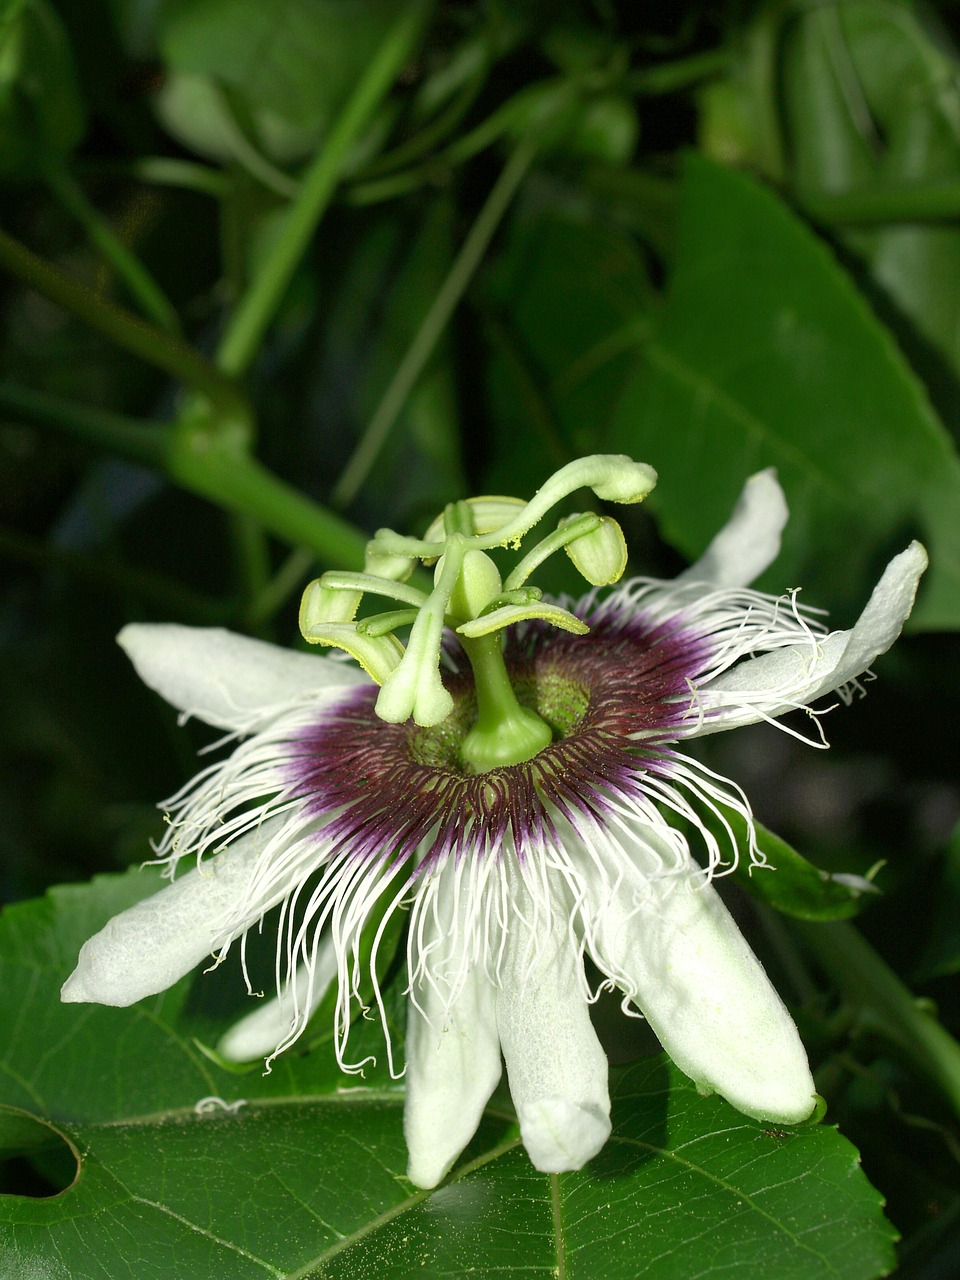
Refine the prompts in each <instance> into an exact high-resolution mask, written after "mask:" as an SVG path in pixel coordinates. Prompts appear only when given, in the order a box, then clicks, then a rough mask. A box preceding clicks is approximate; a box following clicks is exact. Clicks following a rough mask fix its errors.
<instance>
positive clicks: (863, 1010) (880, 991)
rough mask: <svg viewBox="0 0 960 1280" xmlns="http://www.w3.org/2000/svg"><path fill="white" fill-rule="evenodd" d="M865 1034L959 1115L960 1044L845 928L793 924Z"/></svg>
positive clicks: (858, 937) (851, 930) (841, 925)
mask: <svg viewBox="0 0 960 1280" xmlns="http://www.w3.org/2000/svg"><path fill="white" fill-rule="evenodd" d="M793 927H794V928H796V929H797V930H798V931H799V933H800V936H801V938H802V939H803V941H804V942H805V943H806V945H807V946H808V947H809V949H810V950H811V951H812V952H813V954H814V955H815V957H816V959H817V960H818V961H819V963H820V965H821V967H822V968H823V969H824V970H825V972H826V973H827V974H829V976H830V977H831V979H832V980H833V982H834V983H835V984H836V986H837V987H838V989H839V990H840V992H841V994H842V995H843V998H844V1000H845V1001H846V1003H847V1005H848V1006H849V1007H850V1008H851V1009H852V1010H853V1012H854V1013H855V1015H857V1016H858V1018H859V1020H860V1025H861V1026H862V1027H863V1029H864V1030H867V1031H871V1032H875V1033H876V1034H878V1035H880V1036H883V1037H884V1038H885V1039H887V1040H889V1041H891V1042H892V1043H893V1044H895V1045H896V1046H897V1048H898V1049H899V1050H900V1051H901V1053H902V1054H903V1055H904V1057H906V1058H907V1060H908V1061H910V1062H911V1063H913V1065H914V1066H915V1067H916V1068H917V1069H918V1070H920V1071H922V1072H923V1074H924V1075H925V1076H927V1078H928V1079H930V1080H931V1081H933V1083H934V1084H936V1085H937V1086H938V1087H939V1088H940V1089H941V1090H942V1092H943V1094H944V1096H945V1097H946V1098H947V1099H948V1101H949V1102H950V1104H951V1105H952V1107H953V1109H954V1111H955V1112H956V1114H957V1115H958V1116H960V1044H958V1043H957V1041H956V1040H955V1039H954V1038H953V1036H952V1035H950V1033H949V1031H947V1030H946V1029H945V1028H944V1027H943V1026H942V1025H941V1024H940V1023H939V1022H938V1021H937V1019H936V1018H935V1017H934V1016H933V1014H931V1013H929V1012H928V1011H927V1010H926V1009H925V1008H924V1007H923V1006H922V1004H921V1003H920V1002H919V1001H918V1000H917V998H916V997H915V996H914V995H913V994H912V993H911V992H910V991H909V990H908V988H907V987H905V986H904V984H903V983H902V982H901V981H900V979H899V978H898V977H897V975H896V974H895V973H894V972H893V970H892V969H890V968H889V966H888V965H887V964H886V963H885V962H884V961H883V960H882V959H881V958H880V956H878V955H877V953H876V952H875V951H874V949H873V948H872V947H871V946H870V944H869V943H868V942H867V941H866V940H865V939H864V938H863V937H862V936H861V934H860V933H858V932H857V930H856V929H855V928H854V927H853V926H852V925H849V924H845V923H839V922H838V923H832V924H805V923H802V922H800V921H794V922H793Z"/></svg>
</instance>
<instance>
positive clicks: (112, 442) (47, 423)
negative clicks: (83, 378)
mask: <svg viewBox="0 0 960 1280" xmlns="http://www.w3.org/2000/svg"><path fill="white" fill-rule="evenodd" d="M0 412H2V413H5V414H9V415H10V417H12V418H15V419H17V420H18V421H20V422H29V423H31V424H32V425H34V426H39V427H54V428H56V429H57V430H59V431H62V432H63V433H64V434H65V435H68V436H70V437H71V438H73V439H74V440H82V441H83V443H84V444H90V445H94V446H95V447H96V448H98V449H104V450H106V451H107V452H108V453H116V454H119V455H120V456H121V457H123V458H127V459H129V460H130V461H131V462H139V463H141V464H142V465H144V466H147V467H155V468H157V469H162V468H163V466H164V459H165V457H166V450H167V446H168V443H169V436H170V430H169V428H168V427H165V426H163V424H162V423H159V422H156V423H146V422H141V421H140V420H139V419H137V418H128V417H125V416H124V415H123V414H120V413H108V412H107V411H106V410H104V409H88V408H85V407H84V406H83V405H78V404H74V403H73V401H71V400H61V399H59V398H58V397H57V396H51V395H46V394H45V393H44V392H42V391H31V390H29V388H27V387H19V386H14V385H13V383H10V382H0Z"/></svg>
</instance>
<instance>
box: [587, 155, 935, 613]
mask: <svg viewBox="0 0 960 1280" xmlns="http://www.w3.org/2000/svg"><path fill="white" fill-rule="evenodd" d="M608 443H609V444H610V446H611V447H613V448H616V449H618V450H622V451H623V452H626V453H630V454H633V455H634V456H638V457H642V458H644V459H645V460H647V461H649V462H651V463H653V465H654V466H656V467H657V469H658V470H659V472H660V484H659V486H658V488H657V489H656V491H655V493H654V495H653V497H652V498H651V499H650V501H651V504H652V505H654V507H655V508H656V509H657V510H658V511H659V513H660V515H661V518H662V523H663V528H664V531H665V533H666V535H667V537H668V538H669V539H670V540H671V541H672V542H674V543H675V545H676V546H678V547H679V548H680V549H681V550H683V551H684V552H685V553H686V554H687V555H690V556H693V555H695V554H697V553H699V552H700V551H701V550H702V549H703V547H704V546H705V545H706V543H707V542H708V541H709V539H710V537H711V536H712V535H713V534H714V533H715V532H716V530H717V529H718V528H719V527H720V525H721V524H722V523H723V521H724V520H725V519H726V517H727V515H728V514H729V511H730V509H731V507H732V505H733V503H734V501H735V499H736V497H737V495H738V493H739V491H740V488H741V486H742V484H743V481H744V479H745V478H746V477H747V476H748V475H749V474H751V473H752V472H754V471H757V470H759V469H760V468H762V467H765V466H770V465H775V466H776V467H777V468H778V470H779V474H780V479H781V482H782V483H783V486H784V488H785V490H786V493H787V498H788V501H789V502H790V505H791V508H792V512H793V518H792V520H791V522H790V525H789V527H788V530H787V534H786V537H785V541H784V550H783V554H782V556H781V558H780V560H779V562H778V564H777V566H776V571H775V572H776V585H777V586H778V587H779V588H782V587H783V586H786V585H790V586H792V585H795V584H797V583H802V584H803V585H804V588H805V589H806V590H807V592H808V594H807V595H806V596H805V599H807V600H809V601H810V602H811V603H817V604H827V605H830V606H836V605H838V604H839V605H840V606H841V607H842V608H844V609H845V610H846V611H847V613H848V616H849V612H850V611H852V608H853V607H854V606H855V604H860V603H862V602H863V594H864V590H865V584H866V583H867V582H868V581H869V579H870V577H871V576H872V575H873V574H875V573H876V572H877V561H878V560H882V558H883V557H884V556H885V555H888V554H890V553H891V552H892V551H896V550H900V549H901V548H902V547H903V546H904V545H905V544H906V542H907V541H908V540H909V538H910V536H911V535H913V534H915V533H919V534H921V535H922V536H923V538H924V539H925V540H926V541H927V542H928V544H929V550H930V554H931V565H932V567H931V569H930V571H929V574H928V576H927V581H926V583H925V584H924V586H923V588H922V592H923V594H922V596H921V598H920V600H919V602H918V606H917V610H916V613H915V614H914V618H913V622H912V624H911V625H913V626H921V627H923V626H925V627H931V628H932V627H957V626H960V519H958V513H960V462H958V459H957V457H956V454H955V453H954V451H953V448H952V446H951V444H950V441H949V438H948V437H947V435H946V433H945V432H944V430H943V427H942V425H941V424H940V422H939V421H938V419H937V418H936V416H935V414H934V413H933V411H932V409H931V408H930V405H929V403H928V402H927V400H926V398H925V395H924V393H923V390H922V388H921V387H920V385H919V384H918V382H917V381H916V379H915V378H914V377H913V375H912V374H911V372H910V370H909V368H908V366H907V365H906V364H905V362H904V361H903V359H902V357H901V356H900V354H899V353H898V351H897V350H896V348H895V347H894V345H893V342H892V341H891V339H890V336H889V334H888V333H887V332H886V331H885V330H884V329H883V327H882V326H881V325H880V323H879V322H878V321H877V320H876V318H875V317H874V316H873V315H872V313H871V312H870V311H869V310H868V309H867V306H866V304H865V303H864V301H863V299H862V298H861V297H860V296H859V295H858V294H857V293H856V291H855V290H854V288H853V286H852V284H851V283H850V281H849V280H848V278H847V277H846V275H845V274H844V273H843V271H842V270H841V269H840V268H839V267H838V265H837V263H836V262H835V261H834V259H833V257H832V256H831V254H830V253H829V251H828V250H827V249H826V247H825V246H824V245H823V244H822V243H820V242H819V241H818V240H817V239H816V237H815V236H814V235H813V234H812V233H811V232H810V231H808V230H807V228H806V227H805V226H804V225H803V224H802V223H801V222H800V221H799V220H798V219H796V218H795V217H794V216H793V215H792V214H791V213H790V212H789V210H788V209H787V208H786V207H785V206H784V205H783V204H781V203H780V202H779V201H777V200H776V198H775V197H774V196H773V195H772V194H771V193H769V192H767V191H764V190H763V189H762V188H761V187H760V186H759V185H758V184H756V183H755V182H753V181H751V180H750V179H748V178H746V177H744V176H743V175H740V174H735V173H732V172H729V171H727V170H724V169H721V168H719V167H718V166H716V165H713V164H710V163H708V162H706V161H704V160H702V159H699V158H695V157H693V158H691V159H690V161H689V163H688V165H687V171H686V178H685V183H684V193H683V211H682V216H681V228H680V234H679V242H678V247H677V253H676V257H675V261H674V270H673V274H672V276H671V280H670V287H669V294H668V297H667V301H666V306H665V308H664V311H663V313H662V316H661V318H660V322H659V324H658V326H657V329H656V332H655V333H654V334H653V336H652V337H651V338H650V340H649V341H648V342H647V344H646V346H645V348H644V359H643V362H642V366H641V368H640V370H639V372H638V374H637V376H636V377H635V379H634V380H633V382H632V383H631V384H630V385H629V386H628V387H627V389H626V391H625V392H624V394H623V396H622V398H621V401H620V404H619V408H618V411H617V414H616V417H615V420H614V423H613V427H612V430H611V431H610V433H609V437H608ZM770 581H771V582H772V581H773V580H772V579H770Z"/></svg>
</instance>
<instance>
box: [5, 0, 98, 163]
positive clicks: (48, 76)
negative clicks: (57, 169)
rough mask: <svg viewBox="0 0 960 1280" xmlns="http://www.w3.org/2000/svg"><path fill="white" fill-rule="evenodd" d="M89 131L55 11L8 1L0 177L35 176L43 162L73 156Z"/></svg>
mask: <svg viewBox="0 0 960 1280" xmlns="http://www.w3.org/2000/svg"><path fill="white" fill-rule="evenodd" d="M85 127H86V113H85V110H84V105H83V102H82V100H81V98H80V93H79V90H78V88H77V84H76V78H75V76H74V67H73V55H72V52H71V49H70V42H69V39H68V37H67V33H66V31H65V30H64V28H63V25H62V23H61V21H60V18H59V16H58V15H57V13H56V11H55V10H54V9H53V7H52V6H51V5H49V4H47V3H46V0H12V2H8V3H7V4H5V5H4V6H2V8H0V176H2V177H5V178H11V177H17V178H22V177H28V176H29V177H33V176H35V175H36V173H37V172H38V164H39V163H40V162H41V161H43V160H44V159H48V160H49V159H54V158H56V159H62V158H63V157H64V156H66V155H67V154H69V152H71V151H72V150H73V148H74V147H75V146H76V145H77V143H78V142H79V141H80V139H81V137H82V136H83V131H84V128H85Z"/></svg>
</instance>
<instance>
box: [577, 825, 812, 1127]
mask: <svg viewBox="0 0 960 1280" xmlns="http://www.w3.org/2000/svg"><path fill="white" fill-rule="evenodd" d="M658 843H659V838H658V837H657V835H656V833H654V832H650V831H649V829H648V830H647V831H646V832H643V831H641V830H640V829H638V830H637V843H636V845H635V847H634V848H633V849H632V850H630V852H631V854H632V857H633V861H634V869H633V871H632V872H628V873H627V874H626V875H625V877H624V880H623V882H622V883H621V884H620V885H619V886H618V888H617V891H616V893H613V894H611V892H610V891H609V890H608V889H604V888H602V887H601V886H600V885H599V883H591V882H590V881H589V880H588V882H587V888H588V895H587V904H586V907H585V910H586V911H587V912H588V913H589V918H590V920H591V923H592V934H593V936H592V939H591V942H592V946H593V955H594V959H595V960H596V961H597V963H598V965H599V966H600V967H601V969H603V970H604V972H606V973H608V974H609V975H610V976H611V977H613V978H614V979H615V981H617V983H618V984H619V985H620V986H622V987H623V989H624V990H625V991H627V993H628V994H629V995H630V996H631V998H632V999H633V1000H634V1001H635V1003H636V1004H637V1005H639V1007H640V1009H641V1010H642V1011H643V1013H644V1014H645V1015H646V1017H647V1020H648V1022H649V1023H650V1025H651V1027H652V1028H653V1030H654V1031H655V1032H656V1033H657V1036H658V1037H659V1039H660V1043H661V1044H662V1045H663V1047H664V1049H665V1050H666V1051H667V1053H668V1054H669V1055H670V1057H671V1058H672V1059H673V1060H674V1062H675V1063H676V1064H677V1066H678V1067H679V1068H680V1069H681V1071H684V1072H685V1073H686V1074H687V1075H688V1076H690V1078H691V1079H692V1080H693V1081H694V1082H695V1083H696V1084H697V1085H698V1086H699V1087H700V1088H701V1089H705V1090H710V1091H713V1090H715V1091H716V1092H717V1093H719V1094H721V1095H722V1096H723V1097H724V1098H726V1099H727V1101H728V1102H730V1103H732V1104H733V1105H734V1106H735V1107H737V1109H738V1110H740V1111H742V1112H744V1113H745V1114H746V1115H749V1116H755V1117H756V1118H757V1119H764V1120H772V1121H776V1122H779V1123H781V1124H795V1123H798V1122H799V1121H801V1120H804V1119H805V1118H806V1117H807V1116H808V1115H809V1114H810V1112H811V1111H812V1109H813V1106H814V1084H813V1079H812V1077H811V1075H810V1069H809V1067H808V1065H807V1059H806V1054H805V1053H804V1049H803V1045H802V1044H801V1042H800V1037H799V1035H798V1034H797V1030H796V1027H795V1026H794V1024H793V1021H792V1019H791V1017H790V1014H789V1013H788V1012H787V1009H786V1007H785V1006H784V1004H783V1001H782V1000H781V999H780V997H779V995H777V992H776V991H775V990H774V988H773V986H772V985H771V983H770V980H769V978H768V977H767V975H766V973H765V972H764V970H763V968H762V966H761V964H760V962H759V961H758V960H757V958H756V956H754V954H753V952H752V951H751V950H750V948H749V947H748V946H747V944H746V942H745V941H744V938H743V935H742V934H741V933H740V930H739V929H738V928H737V926H736V924H735V923H734V921H733V919H732V917H731V916H730V914H729V912H728V911H727V909H726V908H725V907H724V905H723V903H722V902H721V901H720V898H719V896H718V895H717V893H716V891H715V890H714V889H713V887H712V886H711V885H709V884H707V883H705V882H704V879H703V873H702V872H701V871H700V870H699V869H698V868H697V867H696V866H695V865H694V864H693V862H692V860H691V861H690V864H689V867H688V869H687V871H686V872H685V873H683V872H681V873H680V874H666V875H664V874H663V873H660V874H659V875H658V873H657V869H658V867H662V865H663V859H668V860H673V861H675V856H676V855H675V854H674V853H673V852H672V851H670V852H668V851H666V850H661V851H660V854H659V856H657V854H656V850H657V847H658Z"/></svg>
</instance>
